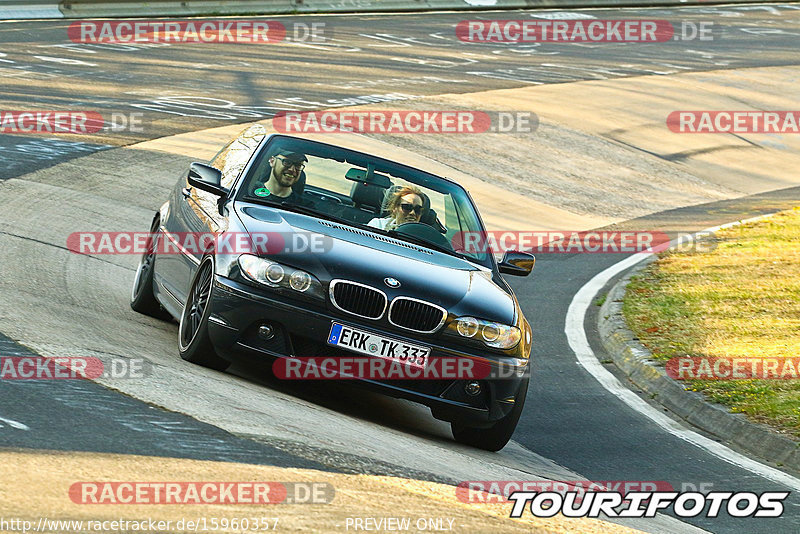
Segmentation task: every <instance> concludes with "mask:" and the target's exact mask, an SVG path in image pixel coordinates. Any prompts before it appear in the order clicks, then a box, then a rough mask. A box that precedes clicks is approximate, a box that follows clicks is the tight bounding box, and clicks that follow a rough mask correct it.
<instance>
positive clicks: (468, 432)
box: [450, 378, 530, 452]
mask: <svg viewBox="0 0 800 534" xmlns="http://www.w3.org/2000/svg"><path fill="white" fill-rule="evenodd" d="M529 381H530V379H529V378H524V379H523V382H522V384H521V385H520V388H519V391H517V394H516V396H515V397H514V408H512V410H511V412H510V413H509V414H508V415H507V416H505V417H503V418H502V419H500V420H499V421H497V422H496V423H495V424H493V425H492V426H490V427H489V428H474V427H469V426H465V425H463V424H461V423H456V422H452V423H450V429H451V430H452V431H453V438H455V440H456V441H457V442H459V443H463V444H464V445H469V446H471V447H476V448H478V449H483V450H486V451H492V452H497V451H499V450H500V449H502V448H503V447H505V446H506V443H508V441H509V440H510V439H511V436H512V435H513V434H514V430H516V428H517V423H518V422H519V418H520V416H521V415H522V408H523V407H524V406H525V397H526V396H527V394H528V382H529Z"/></svg>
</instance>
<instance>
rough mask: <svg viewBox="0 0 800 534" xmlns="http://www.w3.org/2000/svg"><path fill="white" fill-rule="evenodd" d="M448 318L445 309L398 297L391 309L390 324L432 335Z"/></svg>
mask: <svg viewBox="0 0 800 534" xmlns="http://www.w3.org/2000/svg"><path fill="white" fill-rule="evenodd" d="M446 318H447V311H446V310H445V309H444V308H441V307H439V306H436V305H435V304H431V303H429V302H423V301H421V300H417V299H412V298H408V297H397V298H396V299H394V300H393V301H392V306H391V308H389V322H390V323H392V324H393V325H395V326H399V327H400V328H405V329H407V330H413V331H415V332H422V333H426V334H428V333H432V332H435V331H436V330H438V329H439V327H440V326H442V324H444V320H445V319H446Z"/></svg>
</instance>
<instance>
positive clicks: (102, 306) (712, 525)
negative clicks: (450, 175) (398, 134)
mask: <svg viewBox="0 0 800 534" xmlns="http://www.w3.org/2000/svg"><path fill="white" fill-rule="evenodd" d="M570 14H571V16H579V14H590V15H591V16H593V17H596V18H600V19H602V18H619V17H626V18H653V19H656V18H659V19H669V20H680V21H687V22H691V23H693V24H699V23H700V22H703V21H713V23H714V26H713V27H714V30H713V32H714V37H715V39H714V40H713V41H707V42H703V43H702V44H701V43H698V42H697V41H686V42H681V41H674V42H667V43H663V46H656V45H639V46H633V45H625V44H604V45H547V44H541V45H535V46H533V45H532V46H510V45H467V46H464V43H460V42H459V41H458V40H457V39H455V37H454V36H453V27H454V26H455V24H456V23H458V22H459V21H461V20H464V19H468V18H499V19H511V18H527V17H531V16H536V12H532V11H530V12H503V13H490V12H478V13H473V14H467V13H433V14H406V15H380V16H377V15H376V16H371V15H349V16H331V17H313V16H309V17H299V16H297V17H281V20H282V21H284V23H285V24H286V25H287V27H291V24H295V23H301V24H306V23H309V24H310V23H311V22H312V21H314V22H316V21H324V22H325V23H326V26H325V28H326V30H325V31H326V32H327V33H326V37H327V39H326V41H325V42H314V41H309V40H301V39H298V40H296V41H289V42H287V43H284V44H283V45H281V46H274V47H258V46H256V45H211V44H204V45H193V46H178V45H143V44H137V45H112V44H80V43H73V42H70V40H69V39H68V37H67V33H66V27H67V26H68V25H69V22H65V21H25V22H0V79H2V83H0V109H3V110H24V109H72V110H94V111H98V112H100V113H101V114H103V116H104V117H105V118H108V117H117V118H118V120H121V119H119V118H120V117H125V119H124V121H126V122H127V123H128V124H127V126H126V127H125V128H118V129H117V130H114V129H113V128H111V127H110V125H108V124H107V126H108V128H107V129H105V130H103V131H100V132H98V133H94V134H89V135H65V136H52V135H51V136H48V135H42V134H34V135H24V134H15V135H11V134H9V135H6V134H3V135H1V136H0V198H2V205H3V210H2V214H0V222H2V225H0V258H2V260H0V301H1V302H0V332H2V334H3V335H0V356H9V355H23V354H33V353H34V352H31V350H33V351H35V353H38V354H44V355H46V356H50V355H53V354H67V355H78V354H80V355H85V356H97V357H106V356H119V357H124V358H143V359H144V360H146V361H147V362H148V367H147V372H146V374H147V376H146V377H145V379H143V380H127V381H118V382H113V381H112V382H113V383H112V382H107V383H106V384H105V386H110V387H111V389H109V388H107V387H104V386H103V385H101V384H97V383H90V382H70V381H66V382H63V383H55V385H53V384H52V383H45V382H23V381H20V382H17V381H5V380H0V425H3V426H2V427H0V447H2V448H13V449H42V450H58V451H88V452H113V453H130V454H142V455H152V456H164V457H176V458H192V459H198V460H219V461H227V462H247V463H256V464H268V465H277V466H284V467H301V468H311V469H321V470H325V471H335V472H343V473H369V474H386V475H397V476H405V477H409V478H418V479H421V480H432V481H440V482H446V483H458V482H460V481H463V480H530V479H542V478H548V479H561V480H575V479H578V478H586V479H589V480H601V481H666V482H668V483H670V484H671V485H672V486H673V487H674V488H676V489H677V488H680V489H693V488H696V487H700V486H701V485H702V486H703V487H705V488H713V490H714V491H753V492H757V493H760V492H763V491H787V490H791V491H792V494H791V495H790V497H789V498H788V499H787V500H786V501H785V505H786V510H785V512H784V514H783V516H782V517H781V518H775V519H741V518H733V517H730V516H728V515H725V514H721V515H720V516H719V517H717V518H707V517H703V516H700V517H697V518H691V519H683V520H682V521H684V522H685V524H681V523H679V522H677V521H674V520H670V519H662V520H659V521H652V522H645V521H639V522H637V521H631V522H626V523H625V524H629V525H631V526H634V527H635V528H640V529H642V530H649V531H652V532H688V531H693V529H691V527H690V525H691V526H693V527H698V528H699V529H703V530H707V531H710V532H715V533H761V532H763V533H771V534H772V533H776V532H787V533H788V532H797V531H800V498H798V495H797V492H798V491H800V480H798V479H797V478H794V477H797V476H798V474H797V473H787V476H786V478H785V479H781V480H776V479H775V477H770V476H769V475H768V474H765V472H764V471H758V472H756V471H753V470H749V469H745V468H743V467H740V466H738V465H737V463H736V462H735V461H734V462H732V461H729V459H728V460H726V459H725V458H721V457H719V456H717V455H714V454H711V453H708V452H706V451H704V450H701V449H700V448H698V447H696V446H694V445H692V444H691V443H689V442H687V441H685V440H684V439H682V438H681V436H680V435H676V434H672V433H669V432H667V431H665V430H664V429H662V428H660V427H657V426H656V425H654V424H653V423H652V421H651V420H650V419H648V418H647V417H645V416H644V415H642V414H641V413H639V412H638V411H636V410H633V409H632V408H630V407H629V406H628V405H626V404H625V403H623V402H621V401H620V400H619V399H618V398H616V397H615V396H614V395H612V394H611V393H609V392H608V391H607V390H606V389H604V388H603V386H601V384H600V383H599V382H598V381H597V380H596V379H595V378H594V377H593V376H592V375H591V374H590V373H588V372H587V371H586V369H584V368H583V367H581V366H580V365H579V364H578V361H577V359H576V356H575V353H574V352H573V351H572V349H571V348H570V346H569V344H568V342H567V336H566V334H565V318H566V316H567V310H568V308H569V306H570V303H571V302H572V299H573V297H574V296H575V294H576V293H577V292H578V291H579V290H580V289H581V288H582V287H583V286H584V285H585V284H586V283H588V282H589V281H590V280H591V279H592V278H593V277H595V276H596V275H597V274H598V273H600V272H602V271H603V270H604V269H606V268H608V267H610V266H612V265H614V264H616V263H617V262H619V261H621V260H623V259H624V258H625V255H621V254H545V255H541V256H539V257H538V258H537V264H536V267H535V269H534V272H533V274H532V275H531V276H530V277H528V278H520V279H517V278H514V277H511V279H510V280H509V282H510V283H511V285H512V286H513V287H514V290H515V291H516V293H517V295H518V297H519V299H520V302H521V304H522V306H523V309H524V312H525V314H526V317H527V318H528V320H529V321H530V323H531V325H532V326H533V327H534V332H535V340H534V349H533V362H534V363H533V377H534V379H533V381H532V383H531V388H530V390H529V392H528V397H527V401H526V408H525V412H524V414H523V416H522V419H521V421H520V424H519V427H518V429H517V431H516V433H515V434H514V437H513V442H512V443H510V444H509V445H508V446H507V447H506V448H505V449H504V450H503V451H501V452H499V453H496V454H490V453H484V452H482V451H475V450H472V449H469V448H466V447H463V446H460V445H457V444H455V443H454V442H453V441H452V437H451V435H450V431H449V426H448V425H446V424H444V423H442V422H439V421H436V420H434V419H433V418H432V417H430V415H429V413H428V411H427V410H426V409H424V408H422V407H419V406H415V405H413V404H410V403H407V402H403V401H397V400H392V399H387V398H384V397H381V396H378V395H374V394H372V393H368V392H365V391H361V390H354V389H352V388H343V387H341V386H338V385H330V384H324V385H320V386H319V387H316V386H315V387H314V388H313V390H312V389H309V388H306V387H303V386H302V385H297V384H285V383H280V382H279V381H276V380H274V379H270V378H265V374H264V373H263V372H262V371H263V370H262V369H259V368H257V367H248V366H235V367H233V368H232V369H231V370H230V371H228V372H227V373H225V374H220V373H215V372H213V371H209V370H206V369H202V368H199V367H195V366H191V365H189V364H187V363H186V362H183V361H182V360H180V358H179V357H178V354H177V346H176V335H177V333H176V332H177V328H176V325H175V324H172V323H162V322H159V321H156V320H151V319H149V318H145V317H143V316H140V315H137V314H135V313H133V312H132V311H131V310H130V309H129V308H128V299H129V292H130V285H131V282H132V279H133V274H134V272H135V267H136V262H137V260H138V258H136V257H133V256H103V257H91V256H79V255H75V254H70V253H69V252H68V251H67V250H66V249H65V238H66V236H67V235H69V234H70V233H72V232H76V231H85V230H132V231H134V230H135V231H139V230H146V226H147V224H148V221H149V217H150V214H152V212H153V211H154V210H155V209H157V208H158V206H159V205H160V204H161V203H162V202H163V201H164V200H165V199H166V192H167V191H168V190H169V189H170V188H171V187H172V186H173V184H174V181H175V179H176V178H177V177H178V176H179V175H180V174H181V173H182V172H185V169H186V168H187V165H188V163H189V162H190V161H192V158H191V157H189V156H188V155H185V156H183V155H177V154H175V153H173V154H169V153H166V152H158V151H155V150H125V149H122V150H120V147H125V146H128V145H132V144H134V143H139V142H143V141H148V140H154V139H159V138H167V137H168V136H174V135H176V134H183V133H187V132H196V131H200V130H207V129H210V128H215V127H222V126H230V125H234V124H240V123H241V124H243V123H249V122H252V121H257V120H268V119H270V118H272V116H273V115H274V114H275V113H277V112H278V111H280V110H307V109H324V108H328V107H340V106H347V105H358V104H365V103H367V104H369V103H371V105H372V106H373V107H374V108H379V107H385V108H391V107H392V106H393V105H395V104H398V105H401V103H408V102H409V101H413V100H415V99H420V98H423V97H435V96H438V95H443V94H447V95H460V94H466V93H478V92H484V91H490V90H496V89H516V88H522V87H531V86H537V85H550V84H570V83H573V82H580V81H586V80H600V81H613V80H622V79H625V78H636V77H641V76H653V75H658V76H669V75H674V74H687V73H700V74H702V73H705V72H709V73H710V72H711V71H727V70H730V71H734V70H737V69H753V68H764V67H794V66H797V64H798V59H800V55H799V54H798V46H797V38H798V35H800V6H798V5H792V4H785V5H784V4H781V5H778V4H775V5H768V6H766V5H765V6H740V7H726V6H721V7H716V6H709V7H704V8H681V9H677V8H670V9H667V8H659V9H651V10H637V9H625V10H621V11H615V10H575V11H570V12H569V13H567V14H564V13H562V14H561V15H560V16H562V17H564V16H570ZM766 83H767V82H765V84H766ZM651 96H652V98H653V99H654V100H655V99H657V98H658V95H651ZM370 99H371V100H370ZM689 107H691V106H689ZM767 107H768V106H767ZM132 114H133V115H132ZM131 117H135V120H136V121H140V123H139V126H136V127H133V128H131V127H130V124H129V122H130V119H131ZM184 139H185V138H184ZM776 142H778V141H776ZM398 143H399V142H398ZM634 154H635V155H636V157H640V156H641V157H649V156H648V155H647V154H644V153H643V152H638V153H637V152H634ZM447 156H448V155H447V154H443V155H441V156H440V157H439V158H438V161H440V162H441V163H445V164H447V163H448V159H447ZM772 189H773V190H766V189H765V190H763V191H762V192H758V193H752V194H739V195H735V198H734V196H729V198H720V199H718V200H714V201H708V202H691V203H690V204H692V205H685V206H682V207H676V208H675V209H670V210H659V211H658V212H656V213H650V214H648V215H643V216H638V212H636V213H637V215H636V216H633V215H631V216H617V217H616V218H614V222H618V223H619V224H620V225H623V226H624V225H628V226H630V227H632V228H646V229H651V230H665V231H698V230H702V229H704V228H708V227H712V226H716V225H720V224H724V223H728V222H731V221H736V220H740V219H744V218H748V217H753V216H756V215H760V214H767V213H772V212H775V211H778V210H780V209H786V208H791V207H793V206H797V205H800V186H794V187H789V185H788V184H787V185H785V186H783V187H774V188H772ZM476 202H477V203H478V206H479V208H480V207H481V200H480V198H476ZM619 215H622V214H619ZM612 282H613V281H612ZM607 289H608V288H606V289H605V290H604V291H606V290H607ZM601 293H602V291H601ZM593 308H594V307H593ZM596 314H597V310H596V309H593V310H590V313H589V314H587V317H586V318H585V324H584V327H585V331H586V333H587V336H588V339H589V342H590V344H591V345H592V348H593V350H594V352H595V353H596V355H597V357H598V358H599V359H600V360H601V361H602V360H604V359H605V358H604V355H603V350H602V347H601V346H600V344H599V341H598V339H597V334H596V326H595V325H596V319H597V317H596ZM17 342H19V343H17ZM606 367H607V368H608V369H609V370H610V371H612V372H613V373H615V372H616V371H615V370H614V369H613V367H612V366H610V365H606ZM623 380H624V379H623ZM120 392H121V393H120ZM645 400H646V401H647V402H652V401H651V400H650V399H645ZM653 405H654V406H657V405H655V404H653ZM275 414H282V415H283V416H284V417H281V415H278V416H276V415H275ZM4 421H5V423H4ZM9 421H11V422H15V423H16V425H15V424H11V423H9ZM23 427H24V428H23ZM693 430H695V431H697V430H696V429H693ZM759 460H760V461H764V462H765V463H769V460H770V459H769V458H766V459H764V458H760V459H759ZM774 467H775V466H771V467H770V469H773V468H774ZM775 471H776V472H777V470H775ZM792 484H794V485H792Z"/></svg>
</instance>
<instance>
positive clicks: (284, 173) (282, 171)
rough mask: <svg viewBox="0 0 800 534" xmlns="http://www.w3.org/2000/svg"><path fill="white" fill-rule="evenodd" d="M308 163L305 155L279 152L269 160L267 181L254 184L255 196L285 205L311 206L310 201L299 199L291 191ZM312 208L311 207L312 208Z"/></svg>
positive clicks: (285, 151) (295, 193) (284, 151)
mask: <svg viewBox="0 0 800 534" xmlns="http://www.w3.org/2000/svg"><path fill="white" fill-rule="evenodd" d="M307 162H308V158H307V157H306V155H305V154H302V153H300V152H291V151H288V150H281V151H279V152H278V153H277V154H275V155H274V156H272V157H271V158H269V166H270V167H269V179H268V180H267V181H265V182H264V183H263V184H256V187H257V188H256V189H255V191H254V192H253V194H254V195H255V196H258V197H266V198H269V199H274V200H278V201H279V202H281V203H283V204H286V203H291V204H301V205H311V201H310V200H308V199H306V198H303V197H301V196H300V195H298V194H297V192H296V191H295V190H294V189H292V186H293V185H294V184H295V183H296V182H297V180H299V179H300V175H301V173H302V172H303V169H304V168H305V166H306V163H307ZM312 207H313V206H312Z"/></svg>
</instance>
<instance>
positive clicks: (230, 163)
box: [156, 124, 266, 303]
mask: <svg viewBox="0 0 800 534" xmlns="http://www.w3.org/2000/svg"><path fill="white" fill-rule="evenodd" d="M265 136H266V131H265V130H264V127H263V126H261V125H260V124H257V125H254V126H251V127H249V128H247V129H245V130H244V131H242V132H241V133H240V134H239V135H238V136H237V137H236V138H234V139H233V140H232V141H231V142H230V143H228V144H227V145H226V146H225V147H224V148H223V149H222V150H220V151H219V152H218V153H217V155H216V156H214V158H213V159H212V160H211V162H210V165H212V166H213V167H216V168H217V169H219V170H220V171H221V172H222V179H221V185H222V186H223V187H225V188H226V189H231V188H232V187H233V186H234V184H235V183H236V180H237V179H238V178H239V176H240V175H241V173H242V171H243V170H244V168H245V167H246V166H247V163H248V161H249V160H250V158H251V157H252V156H253V154H254V153H255V150H256V148H258V146H259V144H260V143H261V141H262V140H263V139H264V137H265ZM187 176H188V173H187ZM219 200H220V198H219V197H217V196H215V195H213V194H211V193H208V192H206V191H201V190H200V189H197V188H195V187H191V186H190V185H189V182H188V180H187V178H186V177H184V178H183V180H182V181H181V182H179V183H178V186H176V189H175V191H173V196H172V198H171V199H170V204H171V209H170V212H169V215H168V216H167V220H166V221H165V224H164V227H165V229H166V236H165V237H164V238H163V239H165V240H166V241H165V243H164V245H163V246H162V247H160V248H161V250H164V251H166V252H167V253H166V254H163V256H162V255H159V258H158V261H157V265H156V273H157V274H158V275H159V280H160V281H161V283H162V285H163V286H164V287H165V288H166V289H167V290H168V291H169V292H170V293H171V294H172V296H173V297H175V298H176V299H177V300H178V301H179V302H180V303H184V302H186V297H187V295H188V293H189V287H190V284H191V281H192V277H193V276H194V273H195V271H196V270H197V268H198V267H199V265H200V261H201V260H202V258H203V256H204V255H205V254H206V253H207V252H208V251H209V245H210V244H211V243H213V236H216V235H218V234H219V233H220V232H224V231H225V230H227V227H228V222H227V217H226V216H225V214H224V213H221V212H220V208H219V206H220V202H219Z"/></svg>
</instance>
